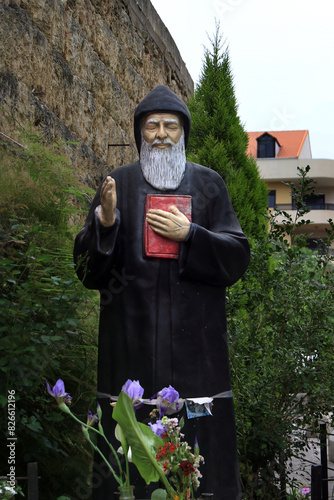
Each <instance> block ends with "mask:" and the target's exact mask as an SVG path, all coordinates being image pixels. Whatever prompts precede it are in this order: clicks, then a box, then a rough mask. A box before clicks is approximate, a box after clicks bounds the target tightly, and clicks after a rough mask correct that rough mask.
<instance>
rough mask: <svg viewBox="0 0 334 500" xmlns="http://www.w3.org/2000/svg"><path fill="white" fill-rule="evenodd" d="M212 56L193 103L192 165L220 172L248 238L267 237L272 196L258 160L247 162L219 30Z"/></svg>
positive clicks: (245, 142)
mask: <svg viewBox="0 0 334 500" xmlns="http://www.w3.org/2000/svg"><path fill="white" fill-rule="evenodd" d="M210 42H211V45H212V47H211V51H209V50H208V49H205V53H204V63H203V68H202V72H201V76H200V80H199V84H198V85H197V87H196V89H195V92H194V94H193V96H192V97H191V98H190V101H189V103H188V106H189V109H190V112H191V116H192V133H191V135H190V140H189V145H188V150H187V151H188V160H190V161H193V162H195V163H199V164H201V165H205V166H206V167H209V168H212V169H213V170H216V171H217V172H218V173H219V174H220V175H221V176H222V178H223V179H224V181H225V183H226V185H227V188H228V190H229V193H230V196H231V200H232V204H233V206H234V209H235V212H236V214H237V216H238V219H239V221H240V224H241V226H242V228H243V230H244V232H245V234H246V235H247V236H248V237H249V238H256V239H258V238H260V237H263V235H264V223H263V220H264V219H263V216H264V214H265V213H266V210H267V196H268V190H267V187H266V184H265V182H264V181H263V180H262V179H261V178H260V176H259V172H258V167H257V164H256V162H255V160H254V159H253V158H249V157H248V156H247V145H248V136H247V133H246V132H245V130H244V128H243V125H242V124H241V121H240V118H239V116H238V105H237V100H236V97H235V93H234V85H233V75H232V72H231V68H230V59H229V53H228V49H227V48H224V45H225V43H224V42H223V40H222V35H221V34H220V27H219V24H217V27H216V32H215V35H214V38H213V40H211V39H210Z"/></svg>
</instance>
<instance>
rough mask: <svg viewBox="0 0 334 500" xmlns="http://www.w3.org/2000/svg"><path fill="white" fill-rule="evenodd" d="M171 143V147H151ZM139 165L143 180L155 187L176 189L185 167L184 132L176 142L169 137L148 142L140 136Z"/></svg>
mask: <svg viewBox="0 0 334 500" xmlns="http://www.w3.org/2000/svg"><path fill="white" fill-rule="evenodd" d="M161 142H163V143H167V144H171V147H169V148H165V149H159V148H155V147H153V145H154V144H156V143H161ZM140 166H141V170H142V173H143V176H144V178H145V180H146V181H147V182H148V183H149V184H151V186H153V187H154V188H156V189H160V190H167V189H176V188H178V187H179V185H180V184H181V181H182V179H183V176H184V172H185V169H186V153H185V146H184V132H182V136H181V138H180V140H179V142H178V143H177V144H174V143H173V142H171V141H170V140H169V139H166V140H165V141H158V140H155V141H154V142H153V144H148V143H147V142H146V141H145V139H144V138H143V134H142V138H141V149H140Z"/></svg>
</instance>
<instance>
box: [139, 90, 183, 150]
mask: <svg viewBox="0 0 334 500" xmlns="http://www.w3.org/2000/svg"><path fill="white" fill-rule="evenodd" d="M156 112H163V113H175V114H178V115H181V118H182V120H183V128H184V142H185V147H187V144H188V139H189V134H190V126H191V116H190V113H189V109H188V108H187V106H186V105H185V104H184V102H183V101H182V100H181V99H180V98H179V97H178V96H177V95H176V94H174V92H172V91H171V90H170V89H169V88H168V87H166V85H158V86H157V87H155V89H153V90H152V91H151V92H149V93H148V94H147V96H145V97H144V99H143V100H142V101H141V102H140V103H139V104H138V106H137V108H136V110H135V116H134V133H135V140H136V144H137V149H138V152H140V146H141V130H140V128H141V120H142V119H143V118H144V117H145V116H146V115H148V114H150V113H156Z"/></svg>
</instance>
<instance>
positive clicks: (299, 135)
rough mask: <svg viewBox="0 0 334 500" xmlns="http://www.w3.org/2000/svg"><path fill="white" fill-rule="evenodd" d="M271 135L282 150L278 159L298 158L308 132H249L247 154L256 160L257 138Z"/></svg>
mask: <svg viewBox="0 0 334 500" xmlns="http://www.w3.org/2000/svg"><path fill="white" fill-rule="evenodd" d="M265 133H267V134H270V135H272V136H273V137H275V139H276V140H277V142H278V144H279V145H280V149H279V152H278V155H277V158H298V157H299V155H300V152H301V149H302V147H303V144H304V142H305V139H306V137H307V134H308V130H284V131H280V132H268V131H267V132H248V139H249V142H248V149H247V154H248V155H249V156H253V157H254V158H256V156H257V140H256V139H257V138H258V137H260V136H261V135H263V134H265Z"/></svg>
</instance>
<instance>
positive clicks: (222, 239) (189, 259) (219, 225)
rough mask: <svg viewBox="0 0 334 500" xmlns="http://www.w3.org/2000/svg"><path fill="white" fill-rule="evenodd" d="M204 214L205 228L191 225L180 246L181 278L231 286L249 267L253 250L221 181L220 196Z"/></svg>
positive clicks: (195, 224) (199, 225)
mask: <svg viewBox="0 0 334 500" xmlns="http://www.w3.org/2000/svg"><path fill="white" fill-rule="evenodd" d="M216 181H217V180H216ZM204 210H205V211H206V213H205V216H203V217H202V218H201V220H203V221H205V224H204V225H201V224H199V223H192V224H191V228H190V233H189V235H188V238H187V239H186V241H184V242H183V243H182V244H181V247H180V259H179V271H180V276H182V277H183V278H185V279H189V280H194V281H199V282H202V283H206V284H208V285H213V286H221V287H227V286H231V285H233V284H234V283H235V282H236V281H238V279H240V278H241V276H242V275H243V274H244V272H245V271H246V269H247V267H248V265H249V260H250V247H249V243H248V240H247V238H246V236H245V235H244V234H243V232H242V229H241V227H240V225H239V222H238V219H237V217H236V215H235V212H234V210H233V207H232V203H231V200H230V197H229V194H228V192H227V189H226V186H225V183H224V182H223V181H222V179H221V178H220V179H219V192H218V194H217V196H216V197H215V198H214V199H213V200H210V203H208V206H207V207H206V208H205V209H204Z"/></svg>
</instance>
